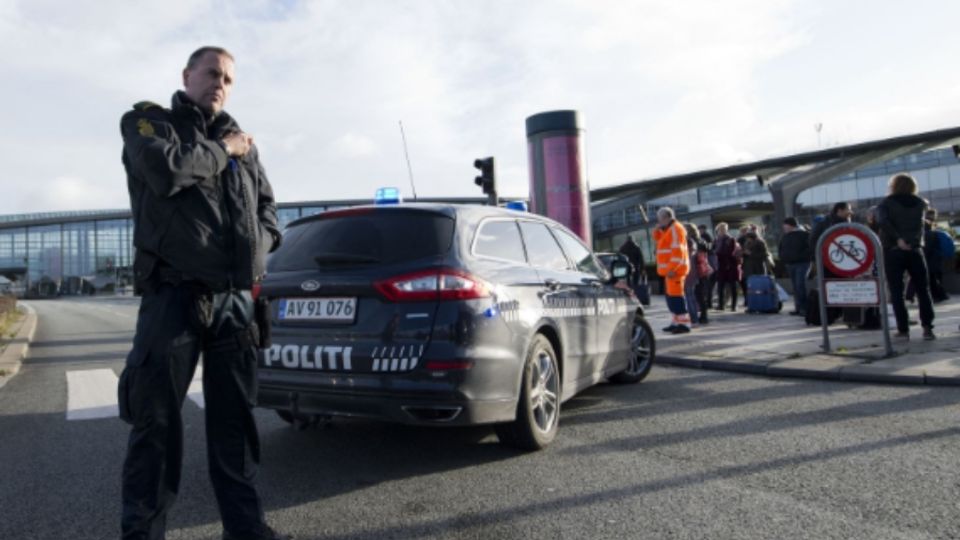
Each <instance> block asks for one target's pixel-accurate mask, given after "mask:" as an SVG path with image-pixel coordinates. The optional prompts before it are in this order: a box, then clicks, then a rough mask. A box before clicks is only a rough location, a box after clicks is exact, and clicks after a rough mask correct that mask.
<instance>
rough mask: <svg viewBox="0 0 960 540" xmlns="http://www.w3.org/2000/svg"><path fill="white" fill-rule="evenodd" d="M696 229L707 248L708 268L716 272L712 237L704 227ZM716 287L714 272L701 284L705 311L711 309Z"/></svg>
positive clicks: (715, 256)
mask: <svg viewBox="0 0 960 540" xmlns="http://www.w3.org/2000/svg"><path fill="white" fill-rule="evenodd" d="M698 229H699V231H700V238H701V239H702V240H703V243H704V244H705V245H706V247H707V261H708V262H709V263H710V268H713V269H714V270H716V269H717V254H716V253H715V252H714V251H713V237H712V236H711V235H710V233H709V232H708V231H709V229H708V228H707V226H706V225H700V226H699V227H698ZM716 285H717V273H716V271H714V272H713V273H712V274H710V277H708V278H707V279H706V283H704V284H703V297H704V299H705V300H706V302H707V309H713V289H714V288H715V287H716Z"/></svg>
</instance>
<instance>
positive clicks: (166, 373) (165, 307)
mask: <svg viewBox="0 0 960 540" xmlns="http://www.w3.org/2000/svg"><path fill="white" fill-rule="evenodd" d="M233 80H234V65H233V56H232V55H231V54H230V53H229V52H227V51H226V50H225V49H222V48H219V47H202V48H200V49H198V50H197V51H195V52H194V53H193V54H192V55H190V58H189V59H188V60H187V65H186V68H185V69H184V70H183V85H184V89H183V90H181V91H178V92H176V93H175V94H174V96H173V99H172V101H171V107H170V108H169V109H167V108H164V107H161V106H160V105H157V104H154V103H150V102H140V103H137V104H136V105H134V106H133V109H132V110H130V111H128V112H126V113H125V114H124V115H123V117H122V119H121V121H120V129H121V134H122V136H123V154H122V156H123V157H122V159H123V165H124V168H125V169H126V172H127V188H128V191H129V194H130V203H131V207H132V208H131V210H132V212H133V223H134V237H133V245H134V247H135V248H136V255H135V257H134V263H133V267H134V276H135V284H136V288H137V292H138V293H141V294H142V295H143V299H142V300H141V302H140V310H139V313H138V317H137V325H136V333H135V334H134V337H133V347H132V350H131V351H130V353H129V354H128V355H127V361H126V365H125V367H124V369H123V372H122V373H121V374H120V380H119V382H118V385H117V386H118V387H117V395H118V403H119V416H120V418H121V419H122V420H123V421H125V422H127V423H128V424H130V425H131V429H130V434H129V437H128V439H127V457H126V459H125V460H124V463H123V471H122V479H121V497H122V510H121V535H122V538H123V539H124V540H159V539H162V538H165V532H166V525H167V514H168V512H169V510H170V508H171V506H172V505H173V503H174V500H175V499H176V497H177V493H178V491H179V489H180V487H181V485H180V469H181V466H182V464H183V461H184V458H183V450H184V433H183V425H184V419H183V417H182V416H181V408H182V407H183V400H184V396H186V394H187V390H188V386H189V385H190V381H191V379H192V378H193V374H194V373H195V370H196V368H197V362H198V360H199V358H200V355H201V354H202V355H203V397H204V403H205V406H204V414H205V429H206V445H207V469H208V470H209V473H210V481H211V483H212V484H213V494H214V496H215V497H216V499H217V506H218V509H219V511H220V520H221V522H222V523H223V528H224V532H223V536H222V538H223V539H224V540H281V539H287V538H290V537H289V536H287V535H284V534H280V533H277V532H276V531H274V530H273V529H272V528H270V527H269V526H268V525H267V523H266V519H265V516H264V505H263V503H262V502H261V500H260V495H259V494H258V489H257V485H256V478H257V470H258V467H259V462H260V441H259V435H258V433H257V427H256V422H257V421H256V417H255V415H254V412H253V407H254V404H255V403H256V397H257V362H258V358H259V357H260V356H259V349H260V346H261V344H262V342H263V336H264V334H263V333H262V332H260V330H262V329H264V328H265V326H266V325H268V324H269V322H267V323H264V321H265V320H267V319H266V317H267V315H266V311H265V310H264V307H265V306H264V303H263V302H259V301H257V300H256V299H255V298H254V296H253V294H254V293H253V291H254V290H255V289H256V287H257V285H258V283H259V281H260V279H261V278H262V277H263V275H264V273H265V272H266V258H267V253H269V252H270V251H273V250H274V249H275V248H276V247H277V246H279V244H280V242H281V239H282V236H281V233H280V228H279V227H278V225H277V209H276V203H275V202H274V198H273V190H272V188H271V186H270V183H269V181H268V180H267V176H266V172H265V171H264V168H263V165H262V164H261V163H260V160H259V153H258V151H257V148H256V146H255V145H254V143H253V137H252V136H250V135H249V134H247V133H245V132H243V130H241V129H240V126H239V124H238V123H237V122H236V120H234V118H233V117H232V116H230V115H229V114H227V113H226V112H225V111H224V110H223V107H224V104H225V102H226V100H227V98H228V96H229V94H230V90H231V89H232V87H233ZM258 312H259V314H260V315H259V316H258ZM191 480H193V479H191ZM191 487H194V488H195V486H191Z"/></svg>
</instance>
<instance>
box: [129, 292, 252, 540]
mask: <svg viewBox="0 0 960 540" xmlns="http://www.w3.org/2000/svg"><path fill="white" fill-rule="evenodd" d="M200 296H201V294H200V293H198V290H197V288H195V287H193V286H190V285H189V284H187V283H183V284H180V285H176V286H174V285H170V284H163V285H161V286H159V288H157V290H155V291H153V292H150V293H147V294H145V295H144V296H143V299H142V301H141V303H140V312H139V316H138V319H137V330H136V335H135V336H134V340H133V350H131V351H130V354H129V355H128V357H127V365H126V367H125V368H124V370H123V373H122V374H121V376H120V384H119V390H118V393H119V396H118V397H119V404H120V417H121V418H122V419H123V420H124V421H126V422H128V423H130V424H131V425H132V426H133V428H132V429H131V431H130V438H129V441H128V447H127V457H126V460H125V461H124V464H123V486H122V492H123V515H122V519H121V524H122V531H123V538H124V539H125V540H126V539H131V540H132V539H138V540H139V539H149V540H156V539H162V538H164V535H165V530H166V516H167V511H168V510H169V509H170V507H171V506H172V505H173V502H174V500H175V499H176V496H177V492H178V490H179V487H180V468H181V464H182V461H183V420H182V418H181V415H180V411H181V408H182V406H183V401H184V398H185V397H186V394H187V388H188V386H189V385H190V381H191V379H192V378H193V375H194V371H195V369H196V367H197V360H198V358H199V356H200V354H201V353H203V394H204V401H205V405H204V413H205V415H206V435H207V462H208V468H209V472H210V479H211V481H212V483H213V490H214V493H215V495H216V498H217V505H218V508H219V510H220V517H221V520H222V521H223V526H224V528H225V529H226V530H227V531H229V532H231V533H233V534H243V533H245V532H247V531H256V530H259V529H261V528H262V527H263V524H264V515H263V507H262V505H261V502H260V497H259V496H258V494H257V490H256V487H255V479H256V475H257V468H258V464H259V462H260V447H259V438H258V435H257V427H256V424H255V422H254V417H253V406H254V404H255V401H256V385H257V380H256V366H257V354H256V353H257V349H256V347H255V345H254V344H253V342H252V341H251V339H250V337H249V336H250V333H249V329H250V328H251V326H252V322H253V320H254V309H253V300H252V298H251V296H250V293H249V292H247V291H239V292H226V293H218V294H214V295H212V306H211V304H210V303H209V302H208V304H207V307H208V308H209V307H212V317H209V316H208V317H203V316H201V313H200V312H199V311H198V306H199V305H200V304H198V302H197V299H198V298H199V297H200ZM209 298H210V297H209V296H207V299H208V300H209ZM207 313H208V314H209V310H208V312H207ZM211 319H212V320H211Z"/></svg>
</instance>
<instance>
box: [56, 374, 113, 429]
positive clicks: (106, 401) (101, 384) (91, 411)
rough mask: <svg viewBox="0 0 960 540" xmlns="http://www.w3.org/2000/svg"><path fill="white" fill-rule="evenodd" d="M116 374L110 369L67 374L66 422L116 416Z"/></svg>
mask: <svg viewBox="0 0 960 540" xmlns="http://www.w3.org/2000/svg"><path fill="white" fill-rule="evenodd" d="M117 382H118V379H117V374H116V373H114V372H113V370H112V369H90V370H84V371H68V372H67V420H92V419H94V418H110V417H112V416H117V414H118V412H117Z"/></svg>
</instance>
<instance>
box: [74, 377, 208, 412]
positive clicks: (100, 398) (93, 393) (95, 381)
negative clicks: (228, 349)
mask: <svg viewBox="0 0 960 540" xmlns="http://www.w3.org/2000/svg"><path fill="white" fill-rule="evenodd" d="M119 382H120V379H119V378H118V377H117V374H116V373H114V371H113V370H112V369H87V370H78V371H68V372H67V420H95V419H97V418H115V417H117V416H118V415H119V408H118V406H117V384H118V383H119ZM187 397H188V398H190V401H192V402H194V403H195V404H196V405H197V406H198V407H200V408H201V409H202V408H204V406H205V402H204V400H203V371H202V370H201V369H200V368H197V373H196V374H195V375H194V377H193V380H192V381H190V386H189V387H188V388H187Z"/></svg>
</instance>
